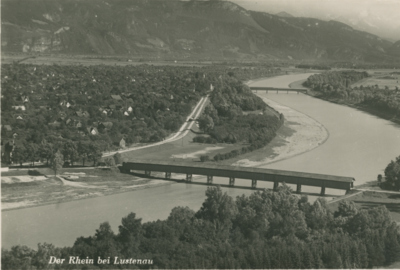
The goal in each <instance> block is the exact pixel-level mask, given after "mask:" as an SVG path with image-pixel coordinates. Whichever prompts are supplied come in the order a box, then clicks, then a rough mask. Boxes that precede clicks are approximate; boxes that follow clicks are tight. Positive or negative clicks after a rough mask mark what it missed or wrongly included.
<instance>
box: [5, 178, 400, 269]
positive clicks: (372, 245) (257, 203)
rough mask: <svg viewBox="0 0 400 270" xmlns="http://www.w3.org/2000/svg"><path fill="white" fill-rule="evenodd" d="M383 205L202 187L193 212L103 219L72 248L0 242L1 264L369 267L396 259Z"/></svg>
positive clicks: (398, 240) (398, 245) (397, 235)
mask: <svg viewBox="0 0 400 270" xmlns="http://www.w3.org/2000/svg"><path fill="white" fill-rule="evenodd" d="M399 229H400V228H399V226H398V225H396V223H395V222H394V221H393V220H392V219H391V217H390V214H389V212H388V210H387V209H386V208H385V207H384V206H382V207H377V208H372V209H362V210H360V209H358V208H357V207H356V206H355V205H354V203H353V202H346V201H342V202H341V203H340V205H339V207H338V209H337V211H335V212H332V211H330V210H329V208H328V207H327V202H326V200H325V199H322V198H319V199H317V200H316V201H315V202H314V203H309V202H308V201H307V197H302V198H301V199H300V198H298V197H297V196H295V195H292V194H291V190H290V188H288V187H287V186H285V185H284V186H281V187H279V188H278V191H277V192H272V191H266V190H265V191H262V192H260V191H258V192H255V193H253V194H251V195H250V196H245V195H242V196H238V197H237V198H236V200H234V199H232V198H231V197H229V196H228V195H227V193H223V192H222V191H221V189H220V188H219V187H214V188H209V189H207V191H206V199H205V201H204V203H203V205H202V207H201V209H200V210H198V211H197V212H195V211H193V210H191V209H189V208H188V207H176V208H174V209H173V210H172V211H171V213H170V215H169V217H168V218H167V219H166V220H157V221H153V222H146V223H142V221H141V219H140V218H138V217H136V215H135V214H134V213H131V214H129V215H128V216H126V217H125V218H123V219H122V223H121V225H120V226H119V227H118V231H117V232H116V233H114V232H113V230H112V229H111V227H110V225H109V224H108V222H105V223H102V224H101V225H100V227H99V229H97V230H96V232H95V234H94V235H93V236H89V237H79V238H78V239H77V240H76V241H75V243H74V245H73V246H72V247H65V248H56V247H54V246H53V245H51V244H39V245H38V250H33V249H30V248H28V247H25V246H14V247H12V248H11V249H10V250H7V249H2V258H1V260H2V261H1V262H2V269H30V268H31V267H37V269H51V268H52V267H53V266H51V265H50V266H49V265H48V262H49V258H50V256H56V257H58V258H65V259H66V261H68V258H69V256H79V258H81V259H85V258H94V259H95V261H94V265H85V266H80V265H68V264H66V263H64V264H62V265H59V266H56V267H55V268H60V269H70V268H74V269H79V268H80V267H81V269H87V268H96V267H98V268H100V269H106V268H109V269H110V268H112V269H116V268H117V269H121V268H144V269H148V268H163V269H166V268H167V269H193V268H195V269H216V268H219V269H238V268H240V269H330V268H333V269H340V268H346V269H350V268H354V269H358V268H373V267H382V266H385V265H389V264H391V263H393V262H395V261H396V260H399V259H400V230H399ZM98 257H100V258H108V257H111V258H114V257H118V258H126V259H129V258H140V259H143V260H146V262H148V261H151V262H152V263H153V264H152V265H148V264H136V265H113V264H112V262H111V264H110V265H108V264H106V265H97V262H96V261H97V258H98Z"/></svg>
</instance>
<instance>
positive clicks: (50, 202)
mask: <svg viewBox="0 0 400 270" xmlns="http://www.w3.org/2000/svg"><path fill="white" fill-rule="evenodd" d="M154 180H157V179H152V180H151V181H154ZM158 181H160V182H158V183H155V184H149V183H147V184H143V185H137V186H127V187H123V189H121V190H117V189H115V190H112V191H109V192H105V193H102V194H101V195H100V194H98V193H97V194H93V195H91V196H86V197H80V198H79V197H75V198H65V199H61V200H57V201H56V200H51V201H47V202H43V203H35V204H31V205H23V206H17V207H10V208H4V209H3V205H4V204H7V203H3V202H2V203H1V212H8V211H13V210H21V209H25V208H33V207H40V206H45V205H51V204H54V205H56V204H61V203H67V202H71V201H80V200H86V199H92V198H97V197H104V196H111V195H115V194H120V193H126V192H131V191H136V190H141V189H147V188H153V187H161V186H165V185H172V184H176V183H174V182H170V181H163V180H158ZM161 181H162V182H161Z"/></svg>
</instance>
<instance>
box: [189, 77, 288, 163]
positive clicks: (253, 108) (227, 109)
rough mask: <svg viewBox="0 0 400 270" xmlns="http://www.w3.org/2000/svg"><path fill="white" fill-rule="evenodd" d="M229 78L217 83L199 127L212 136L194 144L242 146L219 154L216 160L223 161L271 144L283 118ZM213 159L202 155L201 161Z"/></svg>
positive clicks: (197, 138)
mask: <svg viewBox="0 0 400 270" xmlns="http://www.w3.org/2000/svg"><path fill="white" fill-rule="evenodd" d="M229 74H230V78H228V79H227V80H224V81H220V82H218V84H217V85H216V86H217V87H216V89H215V90H214V91H213V92H212V93H211V95H210V104H208V105H207V107H206V108H205V110H204V113H203V115H202V116H201V117H200V118H199V126H200V128H201V129H202V130H203V131H204V132H205V133H206V134H208V135H209V137H205V136H197V137H195V138H194V139H193V140H194V141H195V142H202V143H203V142H205V143H216V142H220V143H241V144H243V145H244V146H243V147H242V149H240V150H233V151H231V152H229V153H225V154H217V155H215V156H214V157H213V160H215V161H218V160H223V159H228V158H231V157H235V156H237V155H240V154H243V153H247V152H251V151H253V150H255V149H258V148H261V147H263V146H265V145H266V144H268V143H269V142H270V141H271V140H272V139H273V138H274V137H275V135H276V131H277V130H278V129H279V127H280V126H281V125H282V123H283V116H282V115H279V113H278V112H276V111H274V110H273V109H272V108H270V107H268V106H267V105H266V104H265V103H264V102H263V101H262V99H261V98H259V97H258V96H255V95H254V94H253V93H252V92H251V90H250V88H249V87H247V86H246V85H243V84H242V83H241V81H240V80H238V79H237V78H236V77H235V74H234V73H229ZM209 159H210V157H208V156H203V157H202V161H207V160H209Z"/></svg>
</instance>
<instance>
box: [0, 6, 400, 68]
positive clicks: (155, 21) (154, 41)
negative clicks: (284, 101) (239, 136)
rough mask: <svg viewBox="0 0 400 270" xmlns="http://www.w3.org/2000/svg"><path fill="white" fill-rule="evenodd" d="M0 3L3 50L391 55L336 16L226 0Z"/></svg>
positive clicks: (183, 55) (215, 56) (152, 55)
mask: <svg viewBox="0 0 400 270" xmlns="http://www.w3.org/2000/svg"><path fill="white" fill-rule="evenodd" d="M21 7H24V8H21ZM1 10H2V13H1V15H2V34H1V38H2V50H3V52H26V53H51V54H58V53H62V54H85V55H87V54H92V55H126V56H127V57H128V58H141V57H143V58H145V59H203V60H205V59H209V60H220V59H259V60H263V59H264V60H265V59H286V60H288V59H325V60H326V59H333V60H346V61H349V60H350V61H385V60H390V61H397V60H398V59H397V58H396V57H399V55H398V54H397V51H398V50H397V49H396V48H397V47H396V46H394V45H393V44H392V43H391V42H389V41H385V40H382V39H380V38H379V37H378V36H375V35H372V34H369V33H366V32H361V31H356V30H354V29H353V28H351V27H350V26H348V25H346V24H343V23H339V22H336V21H329V22H328V21H322V20H317V19H310V18H294V17H282V16H278V15H271V14H267V13H263V12H253V11H248V10H246V9H244V8H242V7H240V6H238V5H236V4H233V3H231V2H228V1H140V0H135V1H130V0H113V1H110V0H96V1H91V0H79V1H78V0H67V1H66V0H43V1H31V0H3V1H2V9H1ZM393 57H395V58H393ZM396 59H397V60H396Z"/></svg>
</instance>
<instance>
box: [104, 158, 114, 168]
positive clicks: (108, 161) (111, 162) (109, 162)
mask: <svg viewBox="0 0 400 270" xmlns="http://www.w3.org/2000/svg"><path fill="white" fill-rule="evenodd" d="M104 162H105V163H106V165H107V166H108V167H114V166H115V161H114V158H112V157H109V158H106V159H105V160H104Z"/></svg>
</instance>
